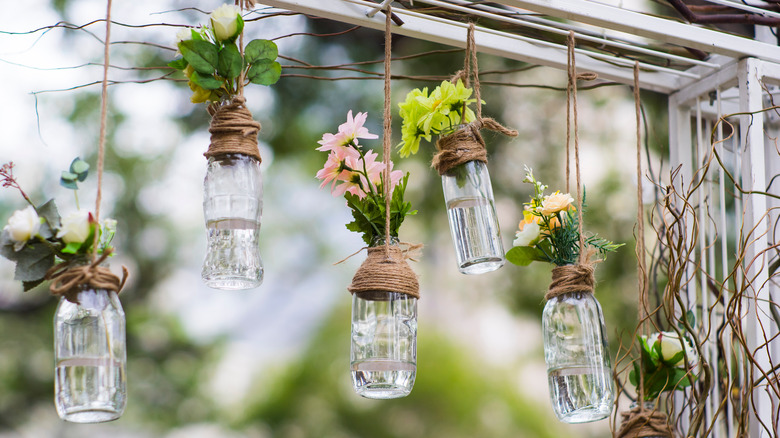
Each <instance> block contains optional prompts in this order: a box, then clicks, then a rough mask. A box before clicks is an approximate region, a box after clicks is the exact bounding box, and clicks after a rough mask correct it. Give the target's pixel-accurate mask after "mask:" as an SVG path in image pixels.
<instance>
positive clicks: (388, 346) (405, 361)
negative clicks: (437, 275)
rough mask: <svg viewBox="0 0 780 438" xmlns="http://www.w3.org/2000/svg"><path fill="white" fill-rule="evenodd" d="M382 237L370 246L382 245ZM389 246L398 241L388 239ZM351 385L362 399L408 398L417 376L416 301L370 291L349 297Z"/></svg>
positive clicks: (399, 295)
mask: <svg viewBox="0 0 780 438" xmlns="http://www.w3.org/2000/svg"><path fill="white" fill-rule="evenodd" d="M384 244H385V239H384V237H380V238H376V239H375V240H374V242H372V245H371V246H372V247H376V246H383V245H384ZM391 244H392V245H397V244H398V240H397V239H396V238H392V237H391ZM350 359H351V361H350V365H351V371H352V384H353V387H354V389H355V392H356V393H357V394H358V395H360V396H363V397H366V398H373V399H391V398H399V397H405V396H407V395H409V393H410V392H411V391H412V387H413V386H414V379H415V376H416V374H417V298H415V297H412V296H410V295H407V294H404V293H399V292H389V291H381V290H377V291H371V292H361V293H354V294H353V295H352V344H351V348H350Z"/></svg>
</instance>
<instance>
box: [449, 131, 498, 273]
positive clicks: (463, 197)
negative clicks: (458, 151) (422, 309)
mask: <svg viewBox="0 0 780 438" xmlns="http://www.w3.org/2000/svg"><path fill="white" fill-rule="evenodd" d="M463 126H465V125H462V126H459V127H456V128H454V129H460V128H462V127H463ZM452 132H454V130H453V131H445V132H444V133H443V134H444V135H443V136H446V135H448V134H451V133H452ZM441 183H442V189H443V191H444V202H445V203H446V205H447V217H448V219H449V222H450V233H451V234H452V243H453V244H454V245H455V256H456V258H457V262H458V270H459V271H460V272H461V273H463V274H484V273H486V272H491V271H495V270H496V269H498V268H500V267H501V266H503V265H504V263H505V262H506V259H504V245H503V243H502V242H501V231H500V230H499V227H498V217H497V216H496V207H495V205H494V204H495V202H494V200H493V186H492V185H491V183H490V174H489V173H488V169H487V165H486V164H485V163H483V162H482V161H476V160H475V161H469V162H467V163H464V164H460V165H457V166H455V167H453V168H452V169H450V170H449V171H447V172H446V173H445V174H444V175H442V177H441Z"/></svg>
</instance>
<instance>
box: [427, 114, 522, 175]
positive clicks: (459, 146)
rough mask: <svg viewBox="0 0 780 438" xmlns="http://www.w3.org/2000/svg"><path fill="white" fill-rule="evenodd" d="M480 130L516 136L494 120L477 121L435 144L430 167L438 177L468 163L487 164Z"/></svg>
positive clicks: (513, 131) (515, 133)
mask: <svg viewBox="0 0 780 438" xmlns="http://www.w3.org/2000/svg"><path fill="white" fill-rule="evenodd" d="M482 128H485V129H489V130H491V131H497V132H500V133H502V134H504V135H508V136H511V137H516V136H517V131H516V130H514V129H509V128H506V127H504V126H503V125H501V124H500V123H498V122H497V121H495V120H494V119H491V118H483V119H477V120H475V121H473V122H471V123H469V124H468V125H466V126H464V127H463V128H461V129H459V130H457V131H455V132H453V133H452V134H449V135H446V136H444V137H442V138H440V139H439V140H438V141H437V142H436V149H438V152H437V153H436V155H434V157H433V160H432V161H431V167H433V168H434V169H436V171H437V172H439V175H444V174H445V173H447V172H449V171H450V170H452V169H453V168H454V167H456V166H459V165H461V164H465V163H468V162H469V161H481V162H483V163H485V164H487V162H488V160H487V150H486V149H485V140H484V139H483V138H482V134H480V132H479V131H480V129H482Z"/></svg>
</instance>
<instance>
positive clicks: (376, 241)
mask: <svg viewBox="0 0 780 438" xmlns="http://www.w3.org/2000/svg"><path fill="white" fill-rule="evenodd" d="M385 241H386V240H385V235H384V234H382V235H381V236H374V237H373V238H372V239H371V244H370V245H369V247H371V248H376V247H378V246H384V245H385ZM399 243H400V241H399V240H398V236H390V245H391V246H398V245H399Z"/></svg>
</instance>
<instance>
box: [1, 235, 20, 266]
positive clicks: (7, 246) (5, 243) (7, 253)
mask: <svg viewBox="0 0 780 438" xmlns="http://www.w3.org/2000/svg"><path fill="white" fill-rule="evenodd" d="M15 243H16V242H15V241H14V240H13V239H11V235H10V234H9V233H8V231H6V230H3V231H2V232H0V255H1V256H3V257H5V258H7V259H8V260H10V261H12V262H15V261H17V260H18V259H19V256H20V254H19V252H17V251H14V244H15Z"/></svg>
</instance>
